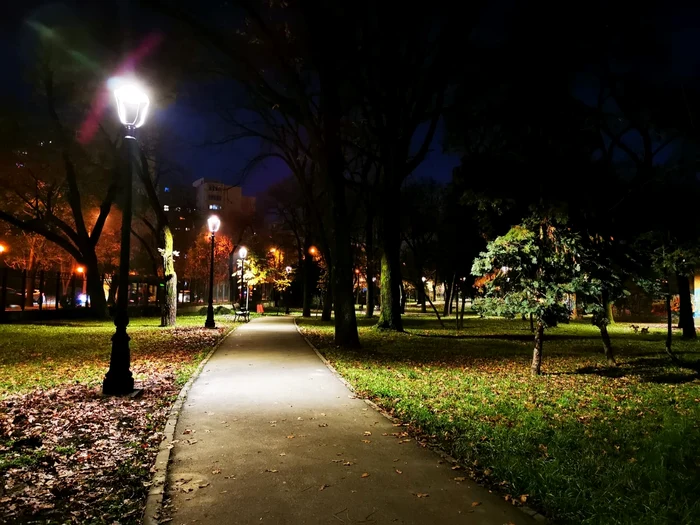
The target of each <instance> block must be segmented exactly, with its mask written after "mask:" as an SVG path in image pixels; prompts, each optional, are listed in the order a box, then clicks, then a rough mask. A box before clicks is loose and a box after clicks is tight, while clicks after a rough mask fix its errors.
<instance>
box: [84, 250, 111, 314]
mask: <svg viewBox="0 0 700 525" xmlns="http://www.w3.org/2000/svg"><path fill="white" fill-rule="evenodd" d="M85 271H86V272H87V284H86V286H87V292H88V295H89V296H90V312H91V317H94V318H95V319H106V318H107V317H109V314H108V312H107V299H106V298H105V291H104V287H103V286H102V279H100V270H99V268H98V267H97V256H95V257H94V258H93V257H89V258H88V259H87V260H86V261H85Z"/></svg>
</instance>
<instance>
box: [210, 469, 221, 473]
mask: <svg viewBox="0 0 700 525" xmlns="http://www.w3.org/2000/svg"><path fill="white" fill-rule="evenodd" d="M211 473H212V474H221V469H220V468H217V469H214V470H212V471H211Z"/></svg>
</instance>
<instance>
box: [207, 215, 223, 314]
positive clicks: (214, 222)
mask: <svg viewBox="0 0 700 525" xmlns="http://www.w3.org/2000/svg"><path fill="white" fill-rule="evenodd" d="M207 226H209V233H211V264H210V265H209V305H208V306H207V320H206V322H205V323H204V327H205V328H216V323H215V322H214V236H215V234H216V232H218V231H219V228H220V227H221V221H220V220H219V218H218V217H217V216H216V215H212V216H211V217H209V218H208V219H207Z"/></svg>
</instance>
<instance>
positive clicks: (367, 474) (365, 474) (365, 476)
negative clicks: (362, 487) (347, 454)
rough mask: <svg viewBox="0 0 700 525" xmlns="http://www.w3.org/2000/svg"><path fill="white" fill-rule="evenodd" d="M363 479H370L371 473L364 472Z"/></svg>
mask: <svg viewBox="0 0 700 525" xmlns="http://www.w3.org/2000/svg"><path fill="white" fill-rule="evenodd" d="M360 477H361V478H368V477H369V472H363V473H362V476H360Z"/></svg>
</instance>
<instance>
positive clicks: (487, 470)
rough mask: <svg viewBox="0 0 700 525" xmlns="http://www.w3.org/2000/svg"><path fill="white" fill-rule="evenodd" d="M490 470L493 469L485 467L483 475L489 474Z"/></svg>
mask: <svg viewBox="0 0 700 525" xmlns="http://www.w3.org/2000/svg"><path fill="white" fill-rule="evenodd" d="M491 472H493V471H492V470H491V469H490V468H487V469H486V470H484V476H490V475H491Z"/></svg>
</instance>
